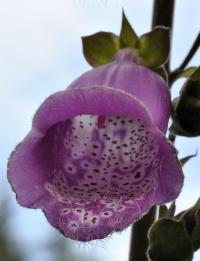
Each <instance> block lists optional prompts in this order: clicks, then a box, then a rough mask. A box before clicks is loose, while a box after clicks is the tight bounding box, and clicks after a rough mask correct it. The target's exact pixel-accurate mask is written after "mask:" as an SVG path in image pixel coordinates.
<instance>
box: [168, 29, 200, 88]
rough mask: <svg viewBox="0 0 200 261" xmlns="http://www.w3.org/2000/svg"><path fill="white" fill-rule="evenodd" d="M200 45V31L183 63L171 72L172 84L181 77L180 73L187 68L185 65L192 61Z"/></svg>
mask: <svg viewBox="0 0 200 261" xmlns="http://www.w3.org/2000/svg"><path fill="white" fill-rule="evenodd" d="M199 47H200V33H198V35H197V37H196V39H195V41H194V43H193V45H192V47H191V49H190V50H189V52H188V54H187V55H186V57H185V59H184V60H183V62H182V64H181V65H180V66H179V67H178V68H177V69H176V70H174V71H173V72H172V73H171V74H170V76H169V82H170V84H171V85H172V84H173V83H174V81H175V80H176V79H177V78H178V77H179V74H180V73H181V72H182V71H183V70H184V69H185V67H186V66H187V65H188V63H189V62H190V61H191V59H192V57H193V56H194V55H195V53H196V51H197V50H198V49H199Z"/></svg>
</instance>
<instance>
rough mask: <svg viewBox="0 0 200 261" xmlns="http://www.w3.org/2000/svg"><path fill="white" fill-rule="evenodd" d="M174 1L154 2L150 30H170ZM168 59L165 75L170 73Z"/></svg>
mask: <svg viewBox="0 0 200 261" xmlns="http://www.w3.org/2000/svg"><path fill="white" fill-rule="evenodd" d="M174 6H175V0H154V8H153V19H152V28H154V27H156V26H165V27H169V28H171V29H172V25H173V17H174ZM171 34H172V31H171ZM169 67H170V57H169V59H168V62H167V63H166V64H165V69H166V71H167V73H169V71H170V68H169Z"/></svg>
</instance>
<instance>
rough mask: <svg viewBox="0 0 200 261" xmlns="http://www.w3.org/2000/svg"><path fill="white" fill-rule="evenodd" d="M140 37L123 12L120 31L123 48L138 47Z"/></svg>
mask: <svg viewBox="0 0 200 261" xmlns="http://www.w3.org/2000/svg"><path fill="white" fill-rule="evenodd" d="M138 41H139V38H138V36H137V34H136V33H135V31H134V30H133V28H132V26H131V25H130V23H129V21H128V19H127V18H126V15H125V13H124V11H123V13H122V27H121V32H120V46H121V48H126V47H131V48H136V47H137V45H138Z"/></svg>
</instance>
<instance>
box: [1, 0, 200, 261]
mask: <svg viewBox="0 0 200 261" xmlns="http://www.w3.org/2000/svg"><path fill="white" fill-rule="evenodd" d="M122 7H123V8H124V10H125V13H126V15H127V17H128V19H129V21H130V22H131V23H132V25H133V26H134V28H135V30H136V32H137V33H138V34H139V35H140V34H143V33H145V32H147V31H149V30H150V28H151V16H152V9H153V0H141V1H137V0H107V1H106V0H34V1H33V0H28V1H27V0H17V1H16V0H6V1H4V0H0V133H1V135H0V260H1V261H46V260H49V261H76V260H81V261H90V260H94V259H95V260H96V261H98V260H104V261H127V258H128V249H129V237H130V228H128V229H127V230H125V231H123V232H122V233H118V234H114V235H112V236H111V237H109V238H106V239H104V240H99V241H98V240H97V241H94V242H90V243H79V242H75V241H72V240H68V239H65V238H64V237H63V236H61V235H60V234H59V233H58V232H57V231H56V230H55V229H54V228H52V227H51V226H50V225H49V224H48V223H47V221H46V219H45V218H44V216H43V214H42V213H41V211H40V210H31V209H25V208H22V207H20V206H19V205H17V203H16V200H15V195H14V193H13V192H12V191H11V188H10V186H9V184H8V182H7V178H6V165H7V160H8V157H9V154H10V152H11V151H12V150H13V148H14V147H15V146H16V145H17V143H18V142H19V141H21V140H22V139H23V137H24V136H25V134H26V133H27V132H28V131H29V129H30V127H31V120H32V117H33V114H34V112H35V111H36V109H37V108H38V106H39V105H40V103H41V102H42V101H43V100H44V99H45V98H46V97H48V96H49V95H50V94H52V93H54V92H56V91H59V90H63V89H64V88H65V87H66V86H67V85H68V84H69V83H70V82H71V81H72V80H74V79H75V78H76V77H78V76H79V75H80V74H82V73H83V72H85V71H87V70H88V69H90V67H89V65H88V64H87V63H86V61H85V60H84V58H83V55H82V46H81V38H80V37H81V36H84V35H89V34H92V33H94V32H96V31H99V30H103V31H112V32H114V33H117V34H118V33H119V31H120V25H121V15H122ZM199 10H200V2H199V0H190V1H188V0H177V1H176V8H175V19H174V32H173V41H172V52H171V56H172V57H171V67H172V68H176V67H177V66H178V65H179V64H180V63H181V62H182V60H183V58H184V57H185V55H186V53H187V52H188V50H189V48H190V46H191V44H192V42H193V41H194V39H195V37H196V35H197V33H198V32H199V28H200V19H199ZM199 61H200V50H199V51H198V52H197V54H196V56H195V57H194V59H193V60H192V61H191V63H190V64H191V65H199ZM183 82H184V80H179V81H178V82H177V83H176V84H174V86H173V90H172V95H173V97H174V96H176V95H177V94H178V92H179V90H180V87H181V85H182V84H183ZM176 145H177V148H178V150H179V155H180V157H183V156H186V155H188V154H193V153H195V152H196V150H199V151H200V138H187V139H186V138H180V137H178V138H177V141H176ZM199 163H200V155H198V156H197V157H195V158H194V159H192V160H191V161H190V162H189V163H187V165H186V166H185V167H184V172H185V176H186V178H185V186H184V189H183V191H182V193H181V196H180V197H179V199H178V203H177V206H178V207H177V208H178V210H177V211H180V210H183V209H185V208H188V207H189V206H191V205H192V204H194V203H195V201H196V199H197V198H198V196H199V195H200V175H199V168H200V164H199ZM194 260H195V261H198V260H200V253H197V254H195V258H194Z"/></svg>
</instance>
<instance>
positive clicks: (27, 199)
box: [8, 49, 183, 241]
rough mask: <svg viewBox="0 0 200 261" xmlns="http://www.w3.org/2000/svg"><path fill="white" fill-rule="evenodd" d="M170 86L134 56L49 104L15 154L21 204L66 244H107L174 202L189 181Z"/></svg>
mask: <svg viewBox="0 0 200 261" xmlns="http://www.w3.org/2000/svg"><path fill="white" fill-rule="evenodd" d="M170 104H171V103H170V94H169V91H168V88H167V85H166V83H165V82H164V80H162V78H161V77H160V76H158V75H157V74H155V73H154V72H152V71H151V70H149V69H147V68H145V67H143V66H141V65H139V64H138V59H137V58H136V56H135V54H134V53H133V52H132V51H130V50H126V49H125V50H122V51H120V52H119V53H118V54H117V56H116V57H115V59H114V60H113V61H112V62H111V63H109V64H106V65H103V66H100V67H98V68H96V69H93V70H91V71H89V72H87V73H85V74H83V75H82V76H80V77H79V78H78V79H77V80H75V81H74V82H73V83H72V84H71V85H70V86H69V87H68V88H67V89H66V90H64V91H60V92H57V93H55V94H53V95H51V96H50V97H49V98H47V99H46V100H45V101H44V102H43V103H42V105H41V106H40V108H39V109H38V111H37V112H36V114H35V116H34V119H33V125H32V129H31V131H30V132H29V133H28V135H27V136H26V137H25V139H24V140H23V141H22V143H20V144H19V145H18V146H17V148H16V150H15V151H14V152H13V153H12V155H11V158H10V161H9V167H8V178H9V182H10V184H11V186H12V188H13V190H14V191H15V193H16V195H17V201H18V202H19V204H21V205H22V206H25V207H28V208H41V209H42V210H43V211H44V213H45V215H46V217H47V219H48V221H49V222H50V223H51V224H52V225H53V226H54V227H56V228H57V229H59V230H60V231H61V232H62V233H63V234H64V235H65V236H66V237H69V238H71V239H75V240H79V241H89V240H93V239H101V238H104V237H106V236H107V235H108V234H110V233H112V232H114V231H121V230H123V229H125V228H126V227H128V226H129V225H130V224H131V223H133V222H134V221H135V220H137V219H138V218H140V217H141V216H142V215H143V214H144V213H146V212H147V211H148V210H149V209H150V208H151V207H152V206H153V205H156V204H163V203H165V202H169V201H172V200H174V199H175V198H176V197H177V196H178V194H179V193H180V190H181V188H182V183H183V175H182V171H181V168H180V165H179V163H178V159H177V156H176V151H175V149H174V147H173V146H172V145H171V144H170V143H169V142H168V140H167V139H166V138H165V132H166V129H167V124H168V120H169V115H170V110H171V105H170Z"/></svg>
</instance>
